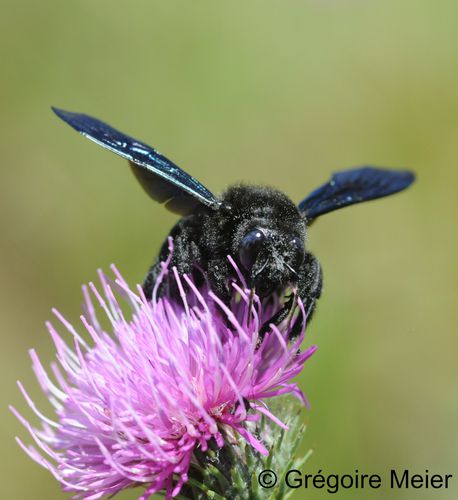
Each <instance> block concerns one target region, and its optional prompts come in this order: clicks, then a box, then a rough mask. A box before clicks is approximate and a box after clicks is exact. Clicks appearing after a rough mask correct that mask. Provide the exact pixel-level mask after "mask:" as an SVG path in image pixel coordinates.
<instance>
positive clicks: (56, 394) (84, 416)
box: [12, 262, 315, 499]
mask: <svg viewBox="0 0 458 500" xmlns="http://www.w3.org/2000/svg"><path fill="white" fill-rule="evenodd" d="M168 264H169V262H165V263H164V266H163V274H162V276H161V277H160V278H159V280H158V284H157V286H158V285H159V283H160V281H161V279H163V277H164V275H165V274H166V273H170V272H173V273H174V276H175V279H176V281H177V284H178V288H179V290H180V291H181V296H182V300H181V301H176V300H174V299H172V298H171V297H168V296H162V297H159V298H158V297H157V288H156V289H155V291H154V293H153V298H152V300H147V299H146V298H145V297H144V295H143V292H142V290H141V288H140V287H138V288H137V289H136V290H132V289H130V288H129V286H128V285H127V283H126V282H125V281H124V279H123V278H122V276H121V275H120V273H119V272H118V271H117V269H116V268H115V267H113V266H112V272H113V274H114V279H113V280H110V279H109V278H108V277H106V276H105V275H103V274H102V273H99V277H100V281H101V286H100V287H99V288H100V291H99V290H98V289H97V288H96V287H95V286H94V285H93V284H92V283H91V284H90V285H89V287H88V288H83V292H84V296H85V314H84V315H83V316H81V322H82V325H83V327H84V330H85V331H86V333H82V334H79V333H77V331H76V330H75V329H74V328H73V326H72V325H71V324H69V323H68V322H67V321H66V320H65V319H64V318H63V317H62V316H61V314H60V313H58V312H57V311H54V313H55V316H56V317H57V319H58V320H59V322H60V323H61V326H63V328H64V329H65V330H67V332H66V336H67V338H68V339H69V341H67V342H66V341H65V340H64V338H63V336H61V335H60V334H59V333H58V332H57V330H56V329H55V328H54V326H52V325H51V324H48V325H47V327H48V330H49V332H50V334H51V337H52V339H53V341H54V344H55V347H56V351H57V362H54V363H52V365H51V375H50V374H48V373H47V372H46V371H45V369H44V368H43V366H42V364H41V362H40V360H39V358H38V356H37V354H36V353H35V351H33V350H32V351H31V352H30V354H31V358H32V362H33V368H34V371H35V373H36V376H37V378H38V381H39V383H40V386H41V388H42V389H43V391H44V392H45V394H46V395H47V397H48V399H49V401H50V402H51V404H52V405H53V407H54V409H55V416H54V418H48V417H47V416H45V415H44V414H43V413H42V412H41V411H39V410H38V409H37V408H36V406H35V404H34V403H33V402H32V400H31V399H30V397H29V396H28V394H27V392H26V391H25V389H24V388H23V386H22V385H21V384H20V383H19V387H20V389H21V391H22V392H23V394H24V396H25V398H26V400H27V402H28V404H29V406H30V407H31V408H32V410H33V411H34V412H35V413H36V415H37V416H38V418H39V419H40V421H41V424H40V426H39V427H34V426H32V425H31V424H30V423H29V421H28V420H26V419H25V418H24V417H23V416H22V415H21V414H19V413H18V412H17V411H16V410H15V409H14V408H12V411H13V412H14V413H15V414H16V416H17V417H18V418H19V420H20V421H21V422H22V423H23V424H24V426H25V427H26V428H27V429H28V431H29V432H30V434H31V436H32V438H33V441H34V445H31V446H26V445H24V444H23V443H22V441H21V440H20V439H19V438H18V442H19V444H20V445H21V447H22V448H23V449H24V450H25V451H26V452H27V453H28V454H29V455H30V457H31V458H32V459H34V460H35V461H36V462H38V463H39V464H40V465H42V466H43V467H45V468H46V469H48V470H49V471H50V472H51V473H52V474H53V475H54V477H55V478H56V479H57V480H58V481H59V482H60V483H61V485H62V487H63V488H64V490H66V491H71V492H74V493H75V496H76V497H77V498H88V499H96V498H101V497H102V496H104V495H110V494H114V493H117V492H119V491H121V490H123V489H125V488H127V487H131V486H136V485H143V486H144V487H145V490H144V491H143V492H142V493H141V494H140V497H139V498H142V499H146V498H148V497H149V496H150V495H152V494H153V493H155V492H158V491H160V490H164V491H165V492H166V495H167V497H171V496H175V495H177V494H178V493H179V492H180V490H181V488H182V486H183V484H184V483H186V482H187V480H188V472H189V468H190V465H191V463H192V461H193V460H194V453H195V451H196V450H198V451H199V453H200V452H205V451H206V450H207V448H208V446H209V445H210V444H211V445H212V446H213V447H214V446H216V447H223V446H231V445H233V444H234V443H235V442H236V441H237V439H244V440H246V442H247V445H249V446H251V447H252V448H253V449H254V450H255V451H256V452H259V453H261V454H264V455H265V454H267V449H266V447H265V444H264V443H263V438H262V436H255V435H253V434H252V433H250V431H249V429H250V428H252V426H250V424H249V422H250V421H257V420H258V419H259V418H260V416H261V415H264V417H268V418H270V419H271V420H272V421H273V422H274V423H275V424H276V425H279V426H283V427H284V424H283V423H282V422H281V421H280V420H279V419H278V418H276V417H275V416H274V415H273V414H272V413H271V412H270V411H269V407H268V406H267V404H266V400H267V399H268V398H272V397H275V396H277V395H280V394H286V393H292V394H294V395H295V396H297V397H298V398H299V399H300V400H301V401H302V402H303V403H304V404H305V398H304V396H303V394H302V392H301V391H300V390H299V388H298V387H297V385H296V384H295V383H294V382H292V381H291V379H292V378H293V377H294V376H296V375H297V374H298V373H299V372H300V371H301V369H302V367H303V364H304V362H305V361H306V359H307V358H309V357H310V356H311V354H312V353H313V352H314V350H315V347H310V348H309V349H307V350H306V351H304V352H299V345H300V343H301V341H302V339H303V335H304V332H303V331H302V333H301V335H300V336H299V337H298V338H296V339H295V340H294V341H293V342H289V340H288V339H289V333H290V331H291V328H292V325H291V324H290V322H285V324H283V325H280V326H278V327H277V326H274V325H272V326H271V328H270V330H269V331H268V332H267V333H266V334H265V335H264V336H263V337H262V339H261V338H260V336H259V334H258V331H259V328H260V325H262V324H263V322H264V321H267V320H268V319H269V318H270V317H272V315H273V314H274V313H275V312H276V310H278V308H279V307H280V305H279V304H278V303H275V301H274V303H272V304H270V305H267V306H263V304H261V302H260V301H259V299H258V298H257V297H256V295H253V294H250V291H249V290H247V289H246V288H245V287H244V286H243V283H242V284H241V286H237V285H235V284H234V291H235V292H236V293H235V294H234V296H235V295H237V298H236V299H235V298H234V300H233V302H232V304H231V305H230V306H227V305H225V304H224V303H222V302H221V301H220V300H219V299H218V298H217V297H216V296H214V295H213V294H212V292H211V291H210V290H209V289H208V288H207V287H205V286H203V287H200V288H199V289H197V288H196V286H195V285H194V283H193V281H192V280H191V279H190V278H189V277H187V276H183V277H179V276H178V274H177V273H176V270H173V269H169V267H168ZM125 304H129V306H130V307H129V308H128V312H126V307H125ZM96 310H99V314H98V317H97V315H96ZM100 311H102V313H103V315H104V316H106V317H107V318H108V320H109V324H110V327H109V328H106V327H102V326H101V324H100V323H99V319H100V320H101V317H100ZM98 318H99V319H98ZM108 330H111V331H110V333H108Z"/></svg>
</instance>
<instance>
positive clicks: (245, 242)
mask: <svg viewBox="0 0 458 500" xmlns="http://www.w3.org/2000/svg"><path fill="white" fill-rule="evenodd" d="M264 240H265V234H264V233H263V232H262V231H261V230H260V229H257V228H256V229H252V230H251V231H250V232H249V233H247V234H246V235H245V236H244V237H243V239H242V241H241V242H240V248H239V260H240V264H242V266H243V267H244V269H245V270H246V271H251V268H252V267H253V265H254V263H255V262H256V258H257V256H258V254H259V251H260V250H261V247H262V244H263V242H264Z"/></svg>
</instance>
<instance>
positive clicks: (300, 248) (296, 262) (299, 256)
mask: <svg viewBox="0 0 458 500" xmlns="http://www.w3.org/2000/svg"><path fill="white" fill-rule="evenodd" d="M291 246H292V248H293V262H292V265H293V266H294V267H295V268H297V267H299V266H300V265H301V264H302V262H303V261H304V257H305V249H304V242H303V241H302V239H301V238H299V237H298V236H294V237H293V239H292V240H291Z"/></svg>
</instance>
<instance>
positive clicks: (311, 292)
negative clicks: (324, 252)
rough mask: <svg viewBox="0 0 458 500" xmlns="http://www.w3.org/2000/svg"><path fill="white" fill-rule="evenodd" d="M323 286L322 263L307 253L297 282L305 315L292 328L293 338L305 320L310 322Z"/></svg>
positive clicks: (298, 332)
mask: <svg viewBox="0 0 458 500" xmlns="http://www.w3.org/2000/svg"><path fill="white" fill-rule="evenodd" d="M322 288H323V271H322V269H321V266H320V263H319V262H318V260H317V259H316V257H315V256H314V255H312V254H311V253H307V254H306V257H305V260H304V263H303V264H302V266H301V268H300V270H299V280H298V283H297V290H298V296H299V298H300V299H301V301H302V304H303V305H304V312H305V317H304V316H303V315H300V316H299V317H298V318H297V320H296V323H295V324H294V325H293V328H292V330H291V335H290V337H291V338H295V337H297V336H298V335H299V334H300V332H301V330H302V328H303V326H304V321H306V322H307V323H309V322H310V321H311V319H312V316H313V313H314V312H315V307H316V302H317V300H318V299H319V298H320V297H321V291H322Z"/></svg>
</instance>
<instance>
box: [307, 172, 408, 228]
mask: <svg viewBox="0 0 458 500" xmlns="http://www.w3.org/2000/svg"><path fill="white" fill-rule="evenodd" d="M414 180H415V175H414V174H413V173H412V172H409V171H408V170H386V169H382V168H375V167H360V168H354V169H351V170H345V171H343V172H338V173H336V174H334V175H333V176H332V177H331V180H330V181H329V182H327V183H326V184H323V186H320V187H319V188H318V189H316V190H315V191H313V192H312V193H310V194H309V195H308V196H307V198H305V199H304V200H302V201H301V202H300V203H299V210H301V211H302V212H303V213H304V215H305V217H306V218H307V219H308V220H309V221H313V220H314V219H316V218H317V217H318V216H320V215H323V214H325V213H328V212H332V211H333V210H337V209H339V208H343V207H346V206H349V205H354V204H355V203H361V202H363V201H369V200H375V199H376V198H382V197H383V196H389V195H391V194H394V193H397V192H398V191H402V190H403V189H406V188H407V187H408V186H410V184H412V182H413V181H414Z"/></svg>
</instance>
